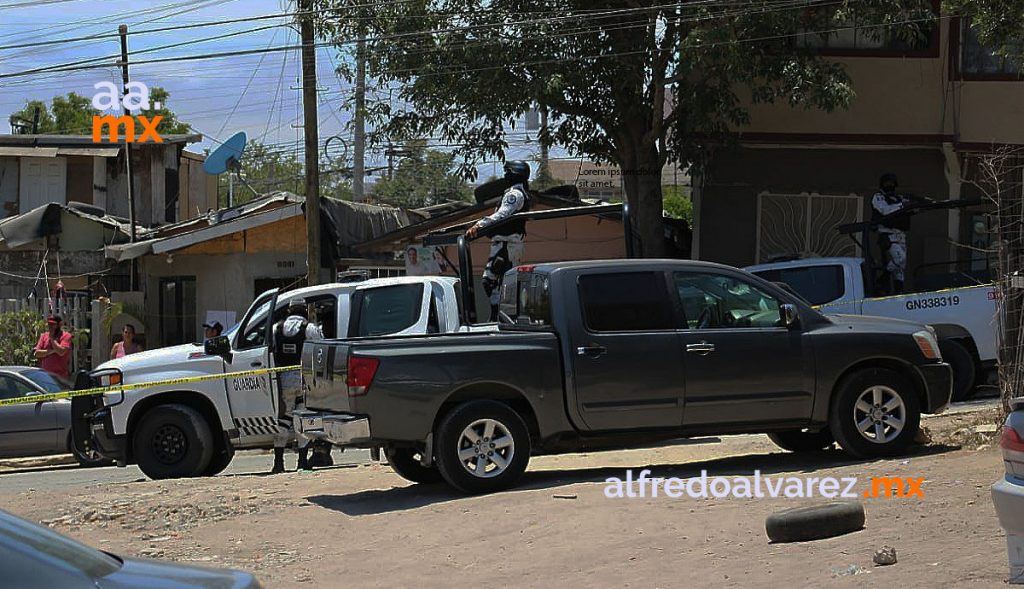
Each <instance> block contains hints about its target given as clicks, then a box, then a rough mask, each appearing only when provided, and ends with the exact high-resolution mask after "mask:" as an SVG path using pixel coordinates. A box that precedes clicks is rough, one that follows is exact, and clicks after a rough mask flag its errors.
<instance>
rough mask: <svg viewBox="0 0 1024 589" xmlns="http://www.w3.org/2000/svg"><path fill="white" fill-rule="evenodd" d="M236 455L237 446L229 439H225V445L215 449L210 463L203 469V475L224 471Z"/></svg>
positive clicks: (208, 475)
mask: <svg viewBox="0 0 1024 589" xmlns="http://www.w3.org/2000/svg"><path fill="white" fill-rule="evenodd" d="M234 457H235V447H234V446H232V445H231V442H230V441H229V440H227V439H225V440H224V444H223V446H222V447H221V448H218V449H216V450H214V452H213V456H212V457H210V463H209V464H207V465H206V468H205V469H204V470H203V476H204V477H212V476H216V475H219V474H220V473H222V472H224V469H225V468H227V467H228V465H229V464H231V461H232V460H233V459H234Z"/></svg>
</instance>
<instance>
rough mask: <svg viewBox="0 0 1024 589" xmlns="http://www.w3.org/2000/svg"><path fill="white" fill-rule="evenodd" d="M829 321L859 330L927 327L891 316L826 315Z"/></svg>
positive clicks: (905, 330) (911, 330)
mask: <svg viewBox="0 0 1024 589" xmlns="http://www.w3.org/2000/svg"><path fill="white" fill-rule="evenodd" d="M825 316H826V317H828V319H829V321H831V322H832V323H835V324H836V325H843V326H847V327H849V328H851V329H855V330H857V331H877V332H884V333H907V334H913V333H914V332H917V331H921V330H922V329H925V326H924V325H923V324H921V323H914V322H913V321H906V320H904V319H893V318H891V317H872V316H870V315H843V314H836V315H825Z"/></svg>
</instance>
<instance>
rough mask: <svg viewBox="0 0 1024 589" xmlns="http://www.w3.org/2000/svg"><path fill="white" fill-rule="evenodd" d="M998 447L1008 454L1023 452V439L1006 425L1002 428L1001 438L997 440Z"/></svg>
mask: <svg viewBox="0 0 1024 589" xmlns="http://www.w3.org/2000/svg"><path fill="white" fill-rule="evenodd" d="M999 447H1000V448H1002V449H1003V450H1009V451H1010V452H1024V438H1021V437H1020V434H1018V433H1017V430H1015V429H1013V428H1012V427H1010V426H1008V425H1004V426H1003V436H1002V437H1001V438H999Z"/></svg>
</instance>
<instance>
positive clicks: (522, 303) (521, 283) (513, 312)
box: [501, 272, 551, 325]
mask: <svg viewBox="0 0 1024 589" xmlns="http://www.w3.org/2000/svg"><path fill="white" fill-rule="evenodd" d="M501 311H502V312H504V313H505V314H506V315H508V316H509V317H510V318H511V319H512V320H513V321H515V322H516V323H520V324H526V325H551V281H550V278H548V275H547V274H542V273H537V272H519V273H518V274H517V275H516V277H515V280H505V281H504V282H503V283H502V285H501Z"/></svg>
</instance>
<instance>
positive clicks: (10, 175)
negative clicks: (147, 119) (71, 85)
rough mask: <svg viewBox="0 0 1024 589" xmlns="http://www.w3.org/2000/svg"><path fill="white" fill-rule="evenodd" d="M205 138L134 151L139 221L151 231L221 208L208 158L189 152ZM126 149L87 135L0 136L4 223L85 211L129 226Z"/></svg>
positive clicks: (168, 140) (176, 138) (178, 138)
mask: <svg viewBox="0 0 1024 589" xmlns="http://www.w3.org/2000/svg"><path fill="white" fill-rule="evenodd" d="M201 139H202V136H201V135H198V134H190V135H164V136H163V143H135V144H133V146H132V150H131V151H132V163H133V164H134V166H133V171H134V174H135V179H134V185H135V186H134V187H135V206H136V211H135V220H136V223H137V224H138V225H142V226H145V227H149V226H153V225H161V224H164V223H174V222H177V221H180V220H183V219H188V218H191V217H195V216H197V215H199V214H205V213H206V211H208V210H210V209H215V208H217V179H216V177H215V176H209V175H207V174H205V173H204V172H203V170H202V163H203V160H204V157H205V156H203V155H200V154H194V153H190V152H187V151H185V146H186V145H188V144H190V143H195V142H197V141H200V140H201ZM124 157H125V149H124V145H123V144H121V145H118V144H107V143H94V142H93V138H92V136H88V135H0V218H3V217H9V216H13V215H17V214H20V213H25V212H28V211H31V210H33V209H35V208H38V207H41V206H43V205H46V204H49V203H57V204H61V205H64V204H68V203H72V202H78V203H83V204H86V205H91V206H93V207H97V208H98V209H102V210H104V211H105V212H106V213H108V214H110V215H114V216H117V217H123V218H128V217H129V216H130V215H129V210H128V184H127V182H126V181H125V178H126V174H125V161H124Z"/></svg>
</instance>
